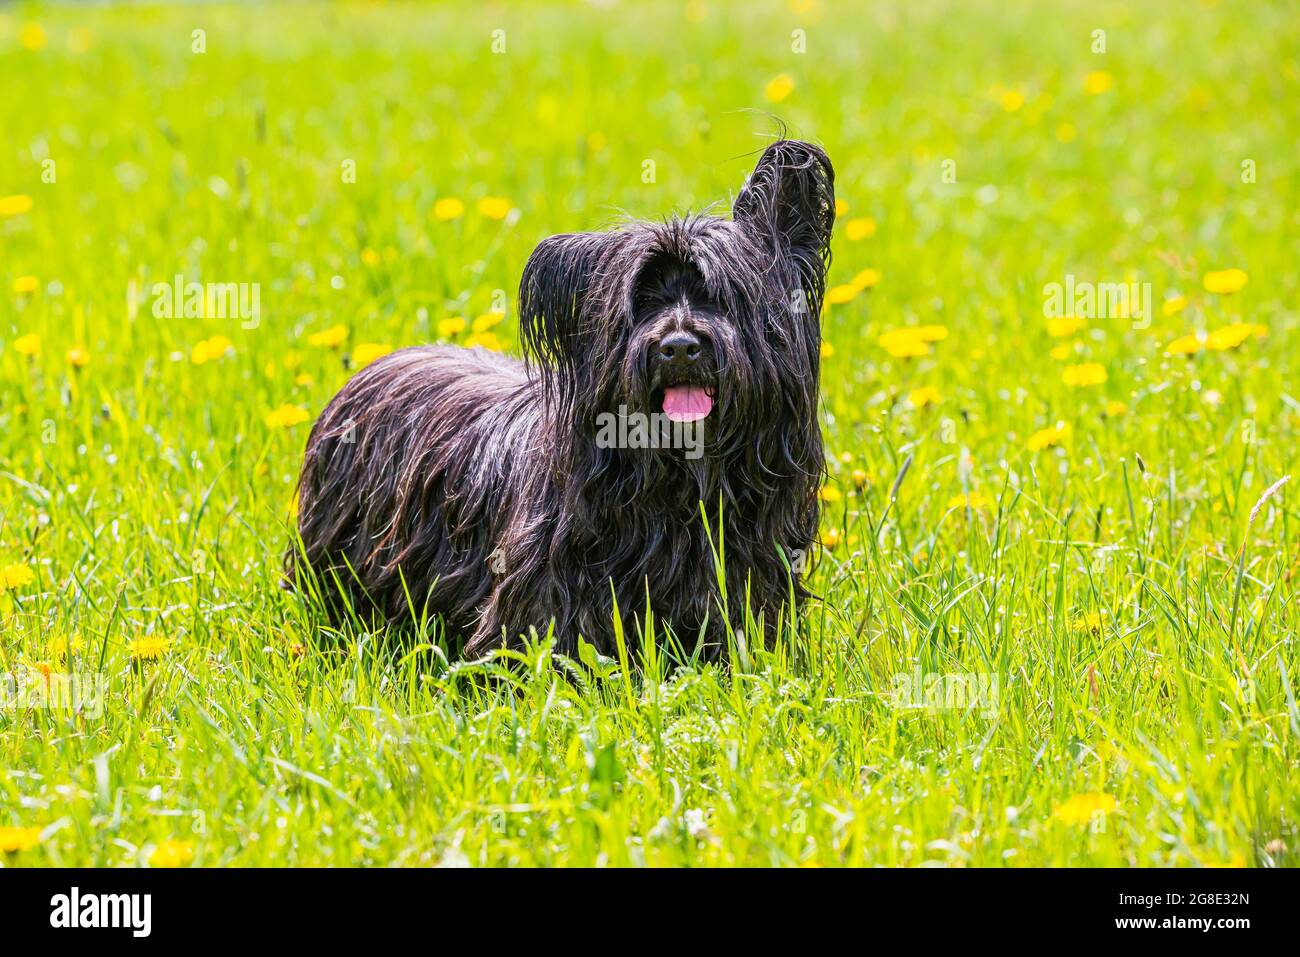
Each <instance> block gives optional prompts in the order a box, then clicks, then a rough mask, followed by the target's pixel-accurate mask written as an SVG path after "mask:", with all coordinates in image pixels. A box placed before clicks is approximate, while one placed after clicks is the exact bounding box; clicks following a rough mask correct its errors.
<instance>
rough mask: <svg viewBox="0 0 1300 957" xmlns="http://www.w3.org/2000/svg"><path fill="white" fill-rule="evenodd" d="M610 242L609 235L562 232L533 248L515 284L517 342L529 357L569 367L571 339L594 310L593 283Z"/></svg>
mask: <svg viewBox="0 0 1300 957" xmlns="http://www.w3.org/2000/svg"><path fill="white" fill-rule="evenodd" d="M613 238H614V235H613V234H610V233H566V234H563V235H559V236H551V237H549V238H547V239H544V240H542V241H541V242H540V243H538V244H537V248H536V249H534V250H533V254H532V255H531V256H529V257H528V264H527V265H526V266H524V274H523V277H522V278H521V279H520V280H519V338H520V340H521V341H522V343H523V347H524V351H525V352H526V353H527V354H528V355H529V357H531V358H535V359H537V360H540V361H541V362H542V363H544V364H548V365H553V366H554V365H571V364H573V363H574V361H575V358H576V355H577V353H576V351H575V346H576V343H575V339H576V338H577V337H578V336H579V335H580V333H581V332H582V329H583V326H584V323H585V322H586V321H587V320H589V319H590V318H591V317H592V316H593V314H594V312H593V309H598V308H600V306H599V304H596V303H593V302H592V295H593V286H594V282H593V280H594V278H595V276H596V275H597V273H598V270H599V268H600V263H601V261H602V259H603V258H604V256H605V255H606V254H607V252H608V251H609V248H610V245H611V242H612V240H613Z"/></svg>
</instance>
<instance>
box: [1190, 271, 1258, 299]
mask: <svg viewBox="0 0 1300 957" xmlns="http://www.w3.org/2000/svg"><path fill="white" fill-rule="evenodd" d="M1249 281H1250V277H1249V276H1247V275H1246V273H1245V271H1243V270H1241V269H1217V270H1215V271H1213V272H1207V273H1206V274H1205V278H1204V279H1202V280H1201V282H1202V283H1203V284H1204V286H1205V291H1206V292H1213V293H1217V294H1218V295H1220V296H1228V295H1231V294H1232V293H1234V292H1240V291H1241V289H1242V287H1243V286H1245V285H1246V283H1247V282H1249Z"/></svg>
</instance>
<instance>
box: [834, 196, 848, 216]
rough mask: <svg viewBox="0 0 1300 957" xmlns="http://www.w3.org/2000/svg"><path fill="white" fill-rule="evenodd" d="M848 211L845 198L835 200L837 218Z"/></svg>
mask: <svg viewBox="0 0 1300 957" xmlns="http://www.w3.org/2000/svg"><path fill="white" fill-rule="evenodd" d="M848 211H849V202H848V200H846V199H836V200H835V218H836V219H839V218H840V217H841V216H843V215H844V214H845V213H847V212H848Z"/></svg>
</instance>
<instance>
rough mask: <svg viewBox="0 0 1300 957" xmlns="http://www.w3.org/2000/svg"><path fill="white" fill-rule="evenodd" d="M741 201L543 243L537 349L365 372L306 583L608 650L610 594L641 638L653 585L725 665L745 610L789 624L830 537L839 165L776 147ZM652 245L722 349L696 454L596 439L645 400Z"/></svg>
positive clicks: (399, 609)
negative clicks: (831, 336) (824, 500)
mask: <svg viewBox="0 0 1300 957" xmlns="http://www.w3.org/2000/svg"><path fill="white" fill-rule="evenodd" d="M733 214H734V215H733V219H732V220H725V219H719V218H716V217H711V216H701V215H693V216H686V217H683V218H678V219H669V220H667V221H665V222H660V223H652V222H637V223H630V224H627V225H626V226H624V227H622V228H620V229H617V230H614V231H611V232H607V233H572V234H566V235H559V236H552V237H550V238H549V239H546V240H544V241H542V242H541V243H540V244H539V245H538V246H537V248H536V250H534V252H533V254H532V256H531V257H530V258H529V260H528V263H527V265H526V266H525V268H524V271H523V275H522V277H521V280H520V287H519V321H520V338H521V341H522V343H523V347H524V351H525V355H526V357H527V361H526V363H520V362H518V361H517V360H514V359H511V358H508V357H505V356H502V355H499V354H495V353H487V352H484V351H482V350H464V349H458V348H455V347H450V346H434V347H417V348H412V349H404V350H399V351H398V352H395V353H391V354H390V355H388V356H384V357H382V358H380V359H378V360H376V361H375V362H373V363H371V364H370V365H368V366H367V367H366V368H364V369H363V370H361V371H360V372H359V373H358V374H357V375H356V376H354V377H353V378H352V380H351V381H349V383H348V384H347V385H346V386H345V387H344V388H343V390H342V391H341V392H340V393H339V394H338V395H337V396H335V397H334V399H333V400H332V401H331V402H330V404H329V406H328V407H327V408H326V409H325V411H324V412H323V413H322V415H321V417H320V419H319V420H318V421H317V422H316V424H315V426H314V427H313V429H312V433H311V436H310V438H309V439H308V446H307V453H306V456H305V460H304V464H303V470H302V474H301V476H300V478H299V516H298V530H299V535H300V538H301V549H298V548H291V549H290V550H289V553H288V554H287V555H286V565H287V567H288V571H289V573H290V576H291V578H292V579H301V578H302V576H311V578H312V581H313V585H314V586H315V587H317V588H319V590H320V592H322V593H323V594H324V595H325V596H326V599H327V601H326V607H327V608H329V609H331V614H332V615H336V616H341V612H340V611H339V610H340V609H348V610H349V611H350V613H356V614H358V616H359V617H362V618H366V617H369V618H372V619H373V618H378V619H381V620H383V621H385V622H387V623H389V624H392V625H397V626H401V625H402V624H403V623H406V622H409V621H411V619H412V618H413V617H418V616H420V615H422V614H426V613H427V614H438V615H441V616H442V617H443V619H444V620H445V622H446V624H447V626H448V630H449V631H450V632H452V633H455V634H460V635H462V636H463V637H464V638H466V639H467V645H466V648H465V652H466V653H467V654H471V655H477V654H481V653H484V652H486V651H488V650H490V649H492V648H494V647H499V646H503V645H516V644H518V643H519V641H520V640H521V636H524V635H527V634H528V633H529V631H530V629H535V630H536V631H537V632H538V633H545V632H546V630H547V628H548V625H553V627H554V634H555V639H556V644H557V647H558V649H559V650H560V651H561V652H564V653H569V654H573V653H575V652H576V647H577V644H576V643H577V638H578V636H579V635H581V636H582V637H584V638H586V639H587V640H588V641H590V642H592V643H593V644H595V645H596V647H597V648H598V650H600V651H602V652H603V653H605V654H612V653H613V652H614V639H613V634H614V628H613V616H614V614H615V611H614V596H615V595H617V596H618V608H619V614H621V615H622V616H623V619H624V621H623V629H624V633H625V634H626V635H627V636H629V639H630V640H631V641H632V642H633V643H635V641H636V636H637V634H638V624H639V619H638V617H637V615H638V613H639V612H641V611H643V610H644V609H645V607H646V604H647V602H649V605H650V607H652V608H653V610H654V612H655V614H656V617H657V618H658V620H659V621H660V622H661V623H664V624H666V625H667V626H668V627H669V628H670V629H671V630H672V631H673V633H674V634H675V635H676V636H677V639H678V641H679V642H681V643H682V644H683V645H684V646H686V647H690V646H692V645H695V646H696V650H697V651H699V652H700V653H701V654H703V655H704V656H705V657H707V658H722V657H725V654H726V646H727V633H728V630H729V628H730V629H742V628H743V627H744V625H745V618H746V617H747V616H752V617H753V618H754V619H755V620H760V621H761V622H762V623H763V629H764V633H765V635H767V636H768V637H769V639H770V637H771V635H772V634H773V632H774V629H775V627H776V623H777V621H778V619H779V618H782V617H784V618H786V619H787V620H788V618H789V614H790V612H791V609H790V608H789V607H788V606H789V603H790V599H791V596H792V592H793V597H794V599H795V600H796V602H797V601H798V600H800V599H801V598H802V597H803V596H804V595H806V592H805V591H804V589H803V588H802V586H801V585H800V584H799V583H798V570H799V569H796V573H795V575H794V578H795V581H794V582H793V583H792V582H791V578H790V574H789V572H788V571H787V561H788V560H789V558H790V556H793V555H797V554H799V553H801V552H802V553H804V554H806V553H808V552H809V550H810V549H811V548H812V542H813V538H814V536H815V533H816V529H817V488H818V486H819V484H820V482H821V479H822V476H823V473H824V469H825V462H824V456H823V451H822V442H821V433H820V430H819V427H818V423H817V402H818V395H819V391H818V377H819V372H820V366H819V363H820V358H819V354H820V341H821V337H820V328H819V321H820V314H821V303H822V296H823V293H824V290H825V281H826V269H827V265H828V263H829V259H830V245H829V244H830V234H831V228H832V226H833V224H834V217H835V192H834V172H833V170H832V167H831V164H830V160H829V159H828V158H827V157H826V154H825V153H824V152H823V151H822V150H821V149H819V148H818V147H816V146H812V145H810V144H807V143H798V142H794V141H790V140H780V141H778V142H776V143H773V144H772V145H771V146H769V147H768V148H767V150H766V151H765V152H764V153H763V155H762V157H761V158H760V159H759V161H758V164H757V166H756V167H755V169H754V171H753V173H752V174H751V175H750V177H749V179H748V181H747V182H746V184H745V186H744V187H743V188H742V189H741V191H740V193H739V195H738V196H737V197H736V200H735V203H734V205H733ZM656 262H668V263H673V262H675V263H678V264H680V265H682V266H683V267H689V268H690V269H691V270H692V272H693V273H694V274H696V275H697V276H698V277H699V279H700V281H701V282H702V285H703V287H704V292H703V293H702V295H704V296H705V297H706V299H707V312H708V316H709V318H708V321H709V323H710V324H711V325H710V327H709V333H710V338H711V341H712V342H713V343H714V344H715V346H716V353H717V363H716V370H715V372H716V382H715V386H716V396H717V398H716V403H715V406H714V410H713V412H712V413H710V416H709V420H708V423H709V424H708V428H709V431H708V434H707V435H708V437H707V441H706V443H705V448H704V454H703V456H701V457H699V458H697V459H693V460H691V459H686V458H684V457H683V456H682V455H681V454H680V450H677V454H673V450H645V449H624V448H602V447H597V444H596V443H595V442H594V441H593V439H592V435H593V433H594V430H593V424H594V421H595V418H596V416H597V415H598V414H600V413H602V412H613V411H616V410H617V409H618V407H619V405H620V403H623V402H628V403H629V404H631V403H630V398H631V397H629V396H628V394H627V393H628V390H629V381H631V380H633V379H636V377H629V376H628V374H627V370H628V368H634V367H639V366H638V365H637V363H638V362H639V361H640V360H639V357H638V356H637V355H636V354H634V353H633V351H632V350H633V349H634V348H636V347H635V346H634V342H636V341H640V342H641V343H642V345H644V341H645V340H644V338H642V339H640V340H637V339H636V336H635V333H636V331H637V330H636V322H637V320H636V316H635V313H636V309H635V302H636V300H637V290H638V283H639V282H640V281H641V277H642V275H643V272H644V271H645V270H646V267H647V265H648V264H650V263H656ZM706 522H707V529H708V531H706ZM719 541H721V542H724V543H725V547H724V555H723V559H724V562H725V576H724V581H723V582H722V585H723V586H725V591H724V588H723V587H720V585H719V581H718V577H717V565H716V564H715V555H714V549H715V548H716V545H717V543H718V542H719ZM783 556H784V557H783ZM792 584H793V589H792ZM331 595H332V596H334V597H333V598H332V599H331V598H330V596H331ZM746 605H748V607H746Z"/></svg>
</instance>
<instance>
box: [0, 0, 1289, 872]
mask: <svg viewBox="0 0 1300 957" xmlns="http://www.w3.org/2000/svg"><path fill="white" fill-rule="evenodd" d="M0 90H3V91H4V94H5V95H3V96H0V671H2V672H4V673H6V674H8V675H9V676H10V680H9V681H8V684H7V692H6V693H7V694H8V695H9V697H8V700H7V703H6V704H5V706H4V707H0V866H40V865H97V866H155V867H160V866H215V865H312V864H334V865H349V864H373V865H434V864H441V865H465V864H468V865H475V866H478V865H504V864H521V865H531V864H538V865H611V866H613V865H652V866H653V865H810V866H839V865H908V866H916V865H943V866H1043V865H1051V866H1063V865H1124V866H1190V867H1199V866H1288V865H1295V864H1296V863H1297V860H1300V850H1298V849H1300V829H1298V822H1300V787H1297V781H1298V780H1300V708H1298V707H1297V702H1296V693H1297V683H1298V682H1300V650H1298V646H1297V638H1296V631H1297V626H1298V625H1300V605H1298V604H1297V588H1298V587H1300V582H1297V569H1298V568H1300V538H1298V536H1300V515H1298V514H1297V511H1296V508H1295V505H1294V502H1295V501H1296V500H1297V492H1300V489H1298V488H1297V482H1300V474H1297V466H1298V463H1297V454H1296V449H1297V445H1298V439H1300V393H1297V388H1296V381H1297V373H1300V350H1297V348H1296V347H1295V345H1294V341H1293V337H1294V335H1295V334H1296V332H1297V329H1298V328H1300V315H1298V313H1297V293H1298V291H1300V282H1298V281H1297V270H1296V264H1297V262H1298V261H1300V259H1298V257H1297V253H1298V252H1300V189H1298V188H1297V187H1298V185H1300V154H1297V150H1296V133H1297V130H1300V19H1297V18H1296V17H1295V15H1294V10H1289V9H1288V5H1287V4H1285V3H1280V2H1279V3H1267V2H1262V3H1229V2H1222V3H1209V2H1191V3H1173V2H1170V3H1141V2H1137V0H1133V2H1129V3H1119V2H1109V0H1102V2H1100V3H1082V2H1061V3H1050V4H1049V3H1042V4H1039V3H1028V2H1024V3H1020V2H1006V0H974V2H964V3H940V2H936V0H906V2H896V0H885V2H881V3H870V4H868V3H861V4H858V3H832V2H829V0H794V2H791V3H786V2H775V0H765V2H760V3H754V4H748V3H747V4H735V5H732V4H725V3H721V2H710V0H703V2H701V0H689V2H684V3H683V2H676V0H674V2H668V3H664V4H650V3H644V4H641V3H597V4H581V3H558V2H549V0H548V2H536V3H527V4H517V5H507V4H500V5H495V4H465V5H450V4H445V5H431V6H419V5H395V6H391V7H390V6H383V5H377V4H376V5H372V4H360V5H341V6H314V5H313V6H296V5H287V4H286V5H278V4H270V5H258V6H249V7H240V6H167V5H159V6H151V5H142V6H134V5H132V6H130V7H122V8H98V7H97V8H93V9H88V8H80V7H76V6H59V5H45V4H20V5H16V6H5V7H3V8H0ZM777 118H779V119H780V120H781V121H784V122H785V123H787V124H788V125H789V128H790V130H791V133H792V134H793V135H797V136H799V137H802V138H806V139H812V140H815V141H817V142H819V143H821V144H822V145H823V146H824V147H825V148H826V150H827V152H828V153H829V154H830V156H831V158H832V159H833V161H834V162H835V165H836V170H837V195H838V197H839V219H838V222H837V226H836V233H835V239H834V259H833V263H832V266H831V280H830V285H831V287H832V289H831V292H830V294H829V296H828V305H827V308H826V312H825V316H824V322H823V330H824V336H825V343H824V346H823V371H822V392H823V412H822V418H823V428H824V435H825V438H826V445H827V451H828V473H829V474H828V480H827V483H826V485H825V487H824V489H823V492H822V499H823V506H824V507H823V520H822V531H821V543H820V548H819V550H818V553H817V555H816V556H814V557H813V561H812V571H811V574H810V578H809V583H810V587H811V589H812V590H813V591H814V592H816V593H817V594H818V595H819V596H820V598H821V600H819V601H816V602H812V603H809V604H808V605H807V606H806V608H805V612H804V614H803V616H802V618H801V620H800V621H799V622H798V625H797V627H796V628H794V629H792V630H791V633H789V634H788V635H786V636H785V637H784V639H783V640H782V641H781V642H780V643H779V644H778V645H777V646H776V647H775V648H772V649H770V650H762V649H760V648H757V647H754V646H752V645H751V646H750V647H748V649H747V652H746V653H745V654H743V655H738V656H737V659H736V661H735V663H734V664H733V666H732V667H730V668H729V669H719V668H717V667H712V666H703V665H692V664H687V665H686V666H683V667H677V668H674V669H670V668H668V667H667V666H666V664H665V661H664V658H663V655H662V654H656V653H654V650H653V646H651V647H652V651H651V653H649V654H646V655H644V656H640V655H630V656H624V658H623V659H622V660H619V659H613V660H597V659H595V658H590V659H589V660H587V661H585V662H579V663H576V664H575V663H570V662H561V661H558V660H556V658H555V656H554V655H552V654H551V653H550V651H549V649H548V647H547V646H546V645H545V643H542V644H539V645H537V646H536V647H534V648H533V649H532V650H531V651H530V652H529V653H528V654H525V655H519V656H516V657H515V659H513V660H510V659H508V658H505V657H503V658H499V659H493V660H487V661H480V662H457V661H455V660H454V658H453V659H450V660H449V659H448V658H447V657H446V656H445V655H442V654H440V653H439V651H438V650H429V649H424V650H422V651H420V652H418V653H412V654H406V655H394V654H393V653H392V652H391V650H390V649H389V646H388V644H387V643H386V642H385V637H384V636H383V635H382V634H366V633H364V632H362V631H357V630H349V631H347V632H346V633H345V634H342V635H322V633H321V632H322V628H321V624H320V622H319V620H318V619H317V618H316V617H315V616H314V615H313V614H312V613H311V611H310V609H309V608H307V607H305V606H304V605H303V603H301V602H300V601H298V600H297V599H296V598H295V597H294V596H293V595H292V594H290V593H287V592H285V591H284V590H283V589H281V588H280V587H279V581H280V568H281V562H280V558H281V553H282V551H283V548H284V544H285V542H286V541H287V539H288V535H289V528H290V526H291V525H292V509H293V494H292V493H293V482H294V479H295V477H296V472H297V468H298V465H299V463H300V461H301V453H302V448H303V444H304V442H305V439H306V435H307V432H308V430H309V428H310V423H311V421H312V419H313V418H314V417H315V416H316V415H317V414H318V413H319V412H320V410H321V409H322V408H323V406H324V404H325V403H326V402H327V401H328V399H329V398H330V396H331V395H332V394H333V393H334V392H335V391H336V390H337V389H338V388H339V387H340V386H341V385H342V384H343V383H344V382H345V381H346V380H347V377H348V376H349V374H350V371H351V370H355V368H357V367H358V366H359V365H364V363H365V362H367V361H370V360H371V359H373V358H374V357H375V356H378V355H380V354H382V353H383V352H385V351H388V350H390V349H394V348H398V347H400V346H403V345H410V344H415V343H421V342H430V341H436V340H445V341H451V342H459V343H462V344H473V345H480V346H482V347H485V348H490V349H500V350H504V351H508V352H516V351H517V350H518V344H517V343H518V340H517V329H516V325H515V317H514V314H513V310H512V302H513V300H514V295H515V288H516V286H517V283H518V277H519V272H520V269H521V268H522V266H523V263H524V262H525V260H526V258H527V256H528V254H529V252H530V251H531V249H532V248H533V246H534V245H535V244H536V243H537V242H538V241H539V240H541V239H542V238H544V237H545V236H547V235H550V234H553V233H557V232H563V231H572V230H578V229H589V228H596V227H600V226H603V225H609V224H612V223H615V222H617V220H618V219H619V217H621V216H624V215H631V216H636V217H643V218H655V217H661V216H664V215H667V214H669V213H672V212H675V211H676V212H681V211H685V210H688V209H690V210H700V209H704V208H706V207H708V206H709V204H712V203H719V205H718V206H717V207H715V211H717V212H720V213H724V214H725V212H726V210H727V202H728V200H729V199H730V197H732V196H734V194H735V192H736V190H738V189H739V187H740V184H741V182H742V180H743V177H744V174H745V173H746V172H747V171H748V170H749V169H750V168H752V165H753V157H754V155H755V154H756V151H757V150H759V149H761V147H762V146H763V144H764V143H765V142H766V141H767V139H768V138H770V137H771V135H772V134H773V132H774V131H775V129H776V119H777ZM176 277H181V286H180V287H179V289H178V288H177V287H176V285H175V284H176V282H177V279H176ZM190 282H193V283H200V284H207V283H219V284H225V283H233V284H235V287H233V288H236V289H237V290H239V291H242V292H244V293H245V299H244V305H245V307H247V308H244V309H242V310H241V309H239V308H237V306H238V302H239V300H238V297H237V296H232V297H231V298H229V299H228V300H223V301H225V304H226V305H228V306H229V307H230V308H228V309H226V310H225V317H224V318H221V317H219V316H215V315H214V313H215V312H218V311H220V310H217V309H213V308H209V306H210V305H212V303H210V302H208V301H207V296H208V295H209V293H208V292H207V289H206V287H204V290H203V299H204V301H203V302H202V303H200V302H199V301H198V300H194V302H193V303H192V304H193V306H194V308H192V309H190V310H188V313H187V310H186V309H185V308H184V306H185V303H186V300H187V294H186V292H185V284H187V283H190ZM240 284H243V285H242V286H241V285H240ZM1053 284H1059V286H1060V289H1054V287H1053ZM1120 284H1123V285H1124V286H1125V287H1126V288H1127V287H1128V284H1134V285H1133V287H1132V288H1133V289H1134V290H1136V291H1137V295H1135V296H1133V297H1129V298H1126V299H1120V300H1116V299H1115V298H1114V297H1113V296H1109V295H1107V296H1104V297H1103V298H1105V299H1106V300H1107V302H1106V304H1105V305H1104V306H1102V305H1101V304H1099V303H1098V302H1097V301H1096V300H1095V299H1094V302H1093V304H1092V306H1091V307H1090V306H1089V305H1088V303H1087V301H1086V299H1084V298H1076V297H1075V296H1071V297H1069V301H1063V302H1061V303H1058V305H1060V306H1061V308H1060V309H1059V310H1057V311H1058V312H1059V314H1055V315H1052V314H1049V313H1051V312H1052V311H1053V310H1052V308H1050V307H1051V306H1052V303H1051V299H1052V297H1053V292H1054V291H1055V292H1059V291H1060V290H1061V289H1064V288H1066V287H1067V286H1068V287H1069V288H1070V289H1071V290H1072V291H1075V292H1077V291H1078V290H1079V289H1084V288H1086V289H1091V290H1093V291H1095V292H1098V293H1101V292H1103V291H1105V290H1103V287H1105V288H1106V289H1107V290H1109V289H1113V288H1115V287H1117V286H1118V285H1120ZM160 287H171V288H172V290H173V292H172V293H170V294H166V295H164V293H163V292H162V289H161V288H160ZM254 290H255V292H256V296H257V300H256V301H257V307H258V308H257V309H256V310H253V309H252V308H251V306H252V295H251V294H252V293H253V292H254ZM1143 290H1145V291H1146V292H1147V293H1149V295H1150V303H1149V308H1143V306H1142V291H1143ZM177 293H179V295H177ZM214 295H215V296H216V298H218V299H220V298H221V293H220V292H217V293H215V294H214ZM164 299H167V300H168V302H167V303H164V302H163V300H164ZM254 312H256V315H254V314H253V313H254ZM1287 476H1293V478H1292V479H1291V481H1290V482H1289V483H1287V482H1284V481H1283V480H1284V479H1285V478H1286V477H1287ZM1279 482H1281V483H1282V484H1280V485H1279V484H1277V483H1279ZM428 637H429V639H430V642H429V643H430V645H431V646H432V647H433V648H434V649H437V648H438V646H439V645H440V642H441V637H440V635H439V634H438V632H437V629H436V627H435V628H432V629H431V630H430V632H429V634H428ZM629 657H631V658H632V659H633V660H628V658H629ZM68 673H72V674H77V675H81V676H89V677H90V679H92V687H94V685H93V682H99V686H102V689H103V696H102V700H100V701H99V705H100V706H99V707H82V708H81V709H80V710H78V711H75V712H74V711H72V710H71V709H66V708H43V707H35V706H32V705H31V703H30V701H29V702H27V703H24V702H23V701H21V700H20V697H21V695H20V694H19V691H20V690H21V689H27V691H28V692H29V693H30V691H31V688H32V687H33V686H40V685H44V686H47V687H49V686H52V685H54V684H56V683H57V682H56V679H57V678H58V676H60V675H62V674H68ZM485 676H495V679H496V680H494V681H485V680H483V679H484V678H485ZM5 687H6V686H0V690H4V689H5Z"/></svg>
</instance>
